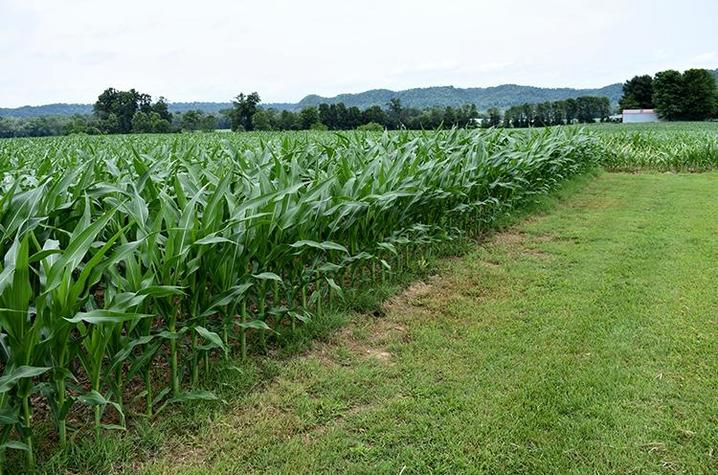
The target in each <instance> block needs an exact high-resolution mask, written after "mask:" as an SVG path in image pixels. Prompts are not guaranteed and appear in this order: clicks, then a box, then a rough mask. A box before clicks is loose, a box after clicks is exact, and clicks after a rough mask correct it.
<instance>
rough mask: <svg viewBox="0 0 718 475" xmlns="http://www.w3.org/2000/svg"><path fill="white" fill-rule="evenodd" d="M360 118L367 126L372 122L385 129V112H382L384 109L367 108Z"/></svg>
mask: <svg viewBox="0 0 718 475" xmlns="http://www.w3.org/2000/svg"><path fill="white" fill-rule="evenodd" d="M362 116H363V121H364V123H365V124H368V123H369V122H374V123H377V124H381V125H382V126H383V127H386V126H387V125H388V120H387V116H386V112H384V109H382V108H381V107H379V106H371V107H369V108H368V109H366V110H364V112H363V113H362Z"/></svg>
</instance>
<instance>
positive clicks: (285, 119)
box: [278, 110, 301, 130]
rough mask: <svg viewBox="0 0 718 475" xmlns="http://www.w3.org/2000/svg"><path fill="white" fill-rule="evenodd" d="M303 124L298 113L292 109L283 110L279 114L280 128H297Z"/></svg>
mask: <svg viewBox="0 0 718 475" xmlns="http://www.w3.org/2000/svg"><path fill="white" fill-rule="evenodd" d="M300 126H301V124H300V122H299V118H298V117H297V114H295V113H294V112H291V111H287V110H283V111H282V112H281V114H280V115H279V127H278V128H279V129H280V130H296V129H298V128H299V127H300Z"/></svg>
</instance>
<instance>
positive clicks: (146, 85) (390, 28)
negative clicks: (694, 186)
mask: <svg viewBox="0 0 718 475" xmlns="http://www.w3.org/2000/svg"><path fill="white" fill-rule="evenodd" d="M716 18H718V2H715V1H714V0H684V1H683V2H681V3H680V4H675V2H673V1H670V0H656V1H651V0H634V1H632V2H625V1H623V0H604V1H602V2H596V1H594V0H547V1H543V2H536V1H530V0H511V1H502V2H498V1H491V0H481V1H478V0H473V1H472V0H443V1H441V2H437V1H428V0H414V1H410V0H390V1H387V0H363V1H356V0H353V1H352V0H347V1H343V2H337V1H330V0H305V1H303V2H296V1H290V0H264V1H246V0H205V1H203V2H188V1H179V0H176V1H169V0H124V1H123V2H112V1H107V0H63V1H61V2H60V1H56V0H0V51H2V54H1V55H0V68H1V71H0V106H6V107H8V106H18V105H23V104H40V103H47V102H92V101H93V100H94V98H95V97H96V96H97V95H98V94H99V93H100V92H101V91H102V90H103V89H104V88H106V87H109V86H114V87H120V88H129V87H135V88H137V89H139V90H142V91H146V92H149V93H151V94H153V95H155V96H158V95H164V96H167V97H168V98H170V99H171V100H176V101H183V100H214V101H223V100H228V99H229V98H231V97H232V96H234V95H236V94H237V93H238V92H240V91H252V90H257V91H259V92H260V93H261V95H262V97H263V98H264V99H265V100H266V101H272V102H274V101H297V100H299V99H301V98H302V97H303V96H304V95H306V94H309V93H318V94H322V95H333V94H337V93H342V92H358V91H361V90H365V89H370V88H390V89H403V88H408V87H426V86H432V85H455V86H459V87H468V86H492V85H497V84H500V83H505V82H511V83H519V84H531V85H539V86H575V87H588V86H602V85H605V84H608V83H611V82H616V81H623V80H625V79H626V78H628V77H630V76H632V75H633V74H639V73H652V72H655V71H656V70H657V69H658V68H659V67H660V68H663V67H675V68H683V67H693V66H708V67H718V57H716V53H715V52H714V51H711V50H710V47H709V48H706V45H715V44H718V28H716V27H715V19H716Z"/></svg>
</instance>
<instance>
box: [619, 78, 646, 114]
mask: <svg viewBox="0 0 718 475" xmlns="http://www.w3.org/2000/svg"><path fill="white" fill-rule="evenodd" d="M618 106H619V107H620V108H621V109H652V108H653V78H652V77H651V76H649V75H648V74H645V75H643V76H634V77H633V78H632V79H630V80H628V81H626V82H625V83H624V84H623V97H621V99H620V100H619V101H618Z"/></svg>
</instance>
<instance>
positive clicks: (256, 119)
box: [252, 109, 272, 130]
mask: <svg viewBox="0 0 718 475" xmlns="http://www.w3.org/2000/svg"><path fill="white" fill-rule="evenodd" d="M252 130H272V123H271V122H270V116H269V114H268V113H267V111H264V110H262V109H259V110H258V111H257V112H255V113H254V115H252Z"/></svg>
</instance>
